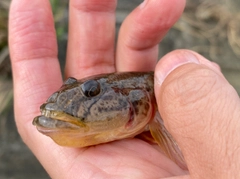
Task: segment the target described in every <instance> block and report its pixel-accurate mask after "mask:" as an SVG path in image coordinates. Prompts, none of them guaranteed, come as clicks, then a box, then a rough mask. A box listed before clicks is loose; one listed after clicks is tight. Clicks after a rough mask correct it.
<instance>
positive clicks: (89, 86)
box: [81, 80, 101, 97]
mask: <svg viewBox="0 0 240 179" xmlns="http://www.w3.org/2000/svg"><path fill="white" fill-rule="evenodd" d="M81 89H82V92H83V94H84V95H85V96H86V97H94V96H97V95H98V94H99V93H100V91H101V87H100V84H99V83H98V82H97V81H96V80H88V81H86V82H84V83H83V84H82V85H81Z"/></svg>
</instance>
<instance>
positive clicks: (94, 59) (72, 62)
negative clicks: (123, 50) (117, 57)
mask: <svg viewBox="0 0 240 179" xmlns="http://www.w3.org/2000/svg"><path fill="white" fill-rule="evenodd" d="M116 3H117V1H116V0H107V1H95V0H71V1H70V4H69V7H70V17H69V40H68V50H67V62H66V69H65V72H66V76H74V77H76V78H82V77H84V76H89V75H92V74H98V73H107V72H113V71H115V67H114V35H115V8H116Z"/></svg>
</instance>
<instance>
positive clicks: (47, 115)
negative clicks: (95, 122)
mask: <svg viewBox="0 0 240 179" xmlns="http://www.w3.org/2000/svg"><path fill="white" fill-rule="evenodd" d="M41 114H42V115H40V116H37V117H35V118H34V119H33V122H32V124H33V125H35V126H36V127H37V128H38V130H41V131H46V130H47V131H48V130H50V131H53V130H64V129H67V130H79V129H81V128H83V127H86V125H85V123H83V122H82V121H81V119H80V118H77V117H74V116H71V115H69V114H67V113H64V112H62V111H53V110H47V109H42V111H41Z"/></svg>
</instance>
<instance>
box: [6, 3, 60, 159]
mask: <svg viewBox="0 0 240 179" xmlns="http://www.w3.org/2000/svg"><path fill="white" fill-rule="evenodd" d="M9 47H10V54H11V62H12V71H13V79H14V108H15V120H16V124H17V127H18V131H19V133H20V135H21V137H22V139H23V140H24V142H25V143H26V144H27V145H28V146H29V147H30V148H31V150H32V151H33V152H34V153H35V155H36V156H37V157H38V158H39V159H40V160H44V159H45V160H50V159H52V157H51V152H49V148H48V147H50V146H51V145H50V144H51V143H53V142H52V141H51V140H48V139H47V137H45V136H43V135H41V134H40V133H39V132H38V131H37V130H36V128H35V127H34V126H33V125H32V120H33V118H34V117H35V116H37V115H39V114H40V109H39V107H40V105H41V104H42V103H43V102H44V101H45V100H46V99H47V97H48V96H49V95H50V94H51V93H53V92H54V91H55V90H56V89H58V88H59V86H60V85H61V83H62V79H61V72H60V68H59V64H58V60H57V42H56V37H55V30H54V21H53V17H52V12H51V7H50V4H49V1H42V0H34V1H28V0H21V1H19V0H13V1H12V4H11V8H10V14H9ZM54 151H55V150H54ZM41 162H42V161H41ZM46 162H47V161H46ZM43 163H44V162H43Z"/></svg>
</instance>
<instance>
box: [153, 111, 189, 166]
mask: <svg viewBox="0 0 240 179" xmlns="http://www.w3.org/2000/svg"><path fill="white" fill-rule="evenodd" d="M149 129H150V132H151V134H152V136H153V138H154V139H155V140H156V142H157V143H158V145H159V146H160V148H161V149H162V150H163V152H164V153H165V154H166V156H168V157H169V158H170V159H171V160H173V161H174V162H175V163H176V164H177V165H179V166H180V167H181V168H182V169H187V166H186V163H185V160H184V157H183V155H182V152H181V150H180V148H179V146H178V145H177V143H176V141H175V140H174V139H173V137H172V136H171V134H170V133H169V132H168V131H167V129H166V128H165V126H164V123H163V120H162V118H161V116H160V114H159V112H156V115H155V118H154V119H153V121H152V122H151V123H150V124H149Z"/></svg>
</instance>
